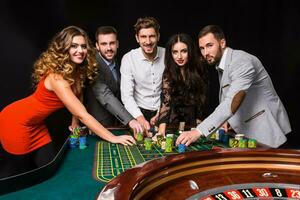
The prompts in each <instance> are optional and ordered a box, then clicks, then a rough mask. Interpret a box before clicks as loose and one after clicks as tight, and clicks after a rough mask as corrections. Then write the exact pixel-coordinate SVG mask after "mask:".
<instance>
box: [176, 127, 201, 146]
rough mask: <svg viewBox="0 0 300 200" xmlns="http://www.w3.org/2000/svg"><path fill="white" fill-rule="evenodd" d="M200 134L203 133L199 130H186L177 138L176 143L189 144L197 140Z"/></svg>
mask: <svg viewBox="0 0 300 200" xmlns="http://www.w3.org/2000/svg"><path fill="white" fill-rule="evenodd" d="M200 136H201V133H200V132H199V131H198V130H192V131H184V132H182V133H181V134H180V135H179V137H178V138H177V140H176V145H179V144H185V145H186V146H189V145H190V144H191V143H193V142H195V141H197V140H198V139H199V137H200Z"/></svg>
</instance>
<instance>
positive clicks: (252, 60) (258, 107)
mask: <svg viewBox="0 0 300 200" xmlns="http://www.w3.org/2000/svg"><path fill="white" fill-rule="evenodd" d="M198 41H199V48H200V50H201V54H202V56H203V57H204V59H205V60H206V62H207V63H208V64H209V65H211V66H215V67H216V69H217V71H218V74H219V81H220V90H219V101H220V104H219V105H218V106H217V108H216V109H215V110H214V112H213V113H212V114H210V115H209V116H208V117H207V118H206V119H205V120H204V121H203V122H202V123H201V124H199V125H198V126H197V128H196V129H195V130H193V131H187V132H183V133H182V134H181V135H180V136H179V137H178V139H177V141H176V143H177V144H186V145H189V144H190V143H192V142H194V141H196V140H197V139H198V138H199V137H200V136H201V135H204V136H208V135H209V134H211V133H213V132H215V131H216V130H217V129H218V128H219V127H221V126H223V128H225V131H227V130H228V129H229V128H231V129H233V130H234V131H235V132H236V133H243V134H245V136H246V137H248V138H254V139H256V140H257V141H258V142H260V143H262V144H265V145H268V146H270V147H274V148H277V147H279V146H280V145H282V144H283V143H284V142H286V140H287V139H286V136H285V135H286V134H287V133H289V132H290V131H291V126H290V122H289V118H288V115H287V112H286V110H285V108H284V106H283V104H282V102H281V100H280V99H279V97H278V95H277V93H276V91H275V89H274V87H273V84H272V81H271V78H270V76H269V75H268V73H267V71H266V70H265V68H264V67H263V65H262V64H261V62H260V61H259V59H258V58H257V57H255V56H253V55H251V54H248V53H246V52H244V51H241V50H233V49H231V48H229V47H227V46H226V40H225V36H224V33H223V31H222V29H221V28H220V27H219V26H216V25H208V26H206V27H204V28H203V29H202V30H201V31H200V33H199V35H198Z"/></svg>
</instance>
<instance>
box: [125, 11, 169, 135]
mask: <svg viewBox="0 0 300 200" xmlns="http://www.w3.org/2000/svg"><path fill="white" fill-rule="evenodd" d="M134 28H135V31H136V35H135V38H136V41H137V42H138V43H139V45H140V47H139V48H136V49H133V50H131V51H129V52H128V53H126V54H125V55H124V56H123V58H122V62H121V68H120V72H121V99H122V101H123V104H124V106H125V108H126V109H127V110H128V112H129V113H130V114H131V115H132V116H133V117H134V118H135V119H137V121H138V122H139V123H140V124H141V125H142V126H143V127H144V129H145V130H146V132H147V130H149V129H150V124H152V125H153V124H154V123H155V121H156V119H157V116H158V109H159V107H160V93H161V84H162V74H163V72H164V69H165V65H164V54H165V49H164V48H162V47H158V46H157V43H158V41H159V37H160V34H159V24H158V22H157V20H156V19H155V18H153V17H145V18H139V19H138V20H137V22H136V24H135V25H134Z"/></svg>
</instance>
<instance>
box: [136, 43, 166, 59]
mask: <svg viewBox="0 0 300 200" xmlns="http://www.w3.org/2000/svg"><path fill="white" fill-rule="evenodd" d="M156 48H157V51H156V55H155V57H154V60H156V59H158V58H159V57H160V55H161V53H160V48H159V47H158V46H157V47H156ZM139 49H140V54H141V58H142V60H147V61H149V60H148V59H147V58H146V57H145V56H144V53H143V49H142V47H140V48H139Z"/></svg>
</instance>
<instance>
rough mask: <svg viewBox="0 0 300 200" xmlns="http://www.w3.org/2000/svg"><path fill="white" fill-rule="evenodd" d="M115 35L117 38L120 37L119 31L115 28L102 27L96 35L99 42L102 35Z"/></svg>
mask: <svg viewBox="0 0 300 200" xmlns="http://www.w3.org/2000/svg"><path fill="white" fill-rule="evenodd" d="M111 33H113V34H115V35H116V36H117V35H118V32H117V30H116V29H115V27H113V26H100V27H98V28H97V30H96V33H95V39H96V41H97V42H98V35H100V34H103V35H105V34H111Z"/></svg>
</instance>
